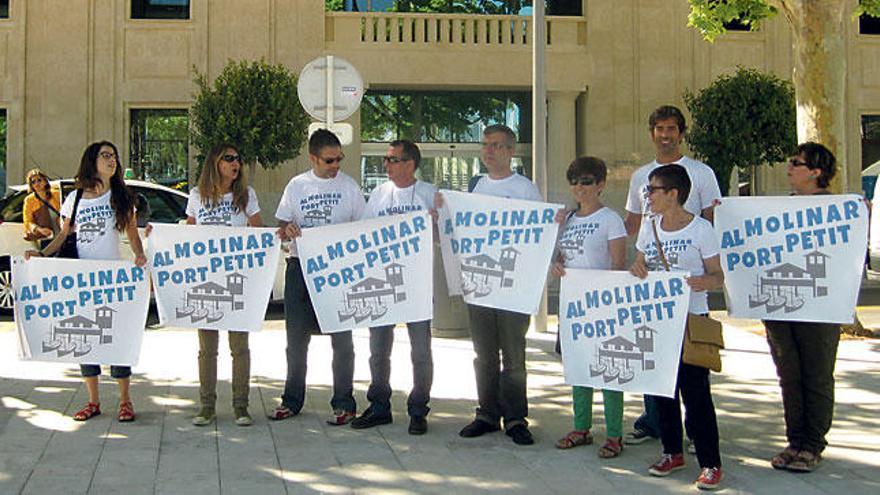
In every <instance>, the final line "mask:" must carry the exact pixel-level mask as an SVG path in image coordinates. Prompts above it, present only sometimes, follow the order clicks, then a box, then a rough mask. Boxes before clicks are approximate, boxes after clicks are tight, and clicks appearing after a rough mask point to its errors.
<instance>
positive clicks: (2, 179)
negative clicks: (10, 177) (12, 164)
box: [0, 2, 8, 195]
mask: <svg viewBox="0 0 880 495" xmlns="http://www.w3.org/2000/svg"><path fill="white" fill-rule="evenodd" d="M7 3H8V2H7ZM6 129H7V126H6V109H0V192H2V193H3V194H4V195H5V194H6Z"/></svg>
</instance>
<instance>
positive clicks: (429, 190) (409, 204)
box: [364, 180, 437, 218]
mask: <svg viewBox="0 0 880 495" xmlns="http://www.w3.org/2000/svg"><path fill="white" fill-rule="evenodd" d="M435 193H437V188H436V187H434V185H433V184H429V183H427V182H422V181H420V180H417V181H416V182H415V183H414V184H413V185H411V186H409V187H397V186H396V185H394V182H392V181H390V180H389V181H387V182H384V183H382V184H380V185H379V186H376V188H375V189H373V192H372V194H370V200H369V201H368V202H367V208H366V209H365V210H364V218H375V217H384V216H386V215H399V214H401V213H409V212H412V211H421V210H429V209H431V208H432V206H433V205H434V194H435Z"/></svg>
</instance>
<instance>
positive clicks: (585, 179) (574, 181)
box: [568, 177, 599, 186]
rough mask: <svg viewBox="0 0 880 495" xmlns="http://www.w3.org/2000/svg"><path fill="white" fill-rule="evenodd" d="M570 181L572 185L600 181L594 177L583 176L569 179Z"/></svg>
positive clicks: (586, 184)
mask: <svg viewBox="0 0 880 495" xmlns="http://www.w3.org/2000/svg"><path fill="white" fill-rule="evenodd" d="M568 183H569V184H571V185H572V186H592V185H593V184H598V183H599V181H598V180H596V179H594V178H592V177H581V178H578V179H569V180H568Z"/></svg>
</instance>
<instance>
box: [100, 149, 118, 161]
mask: <svg viewBox="0 0 880 495" xmlns="http://www.w3.org/2000/svg"><path fill="white" fill-rule="evenodd" d="M98 154H99V155H101V158H103V159H105V160H116V153H111V152H109V151H102V152H100V153H98Z"/></svg>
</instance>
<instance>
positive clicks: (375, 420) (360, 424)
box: [351, 411, 391, 430]
mask: <svg viewBox="0 0 880 495" xmlns="http://www.w3.org/2000/svg"><path fill="white" fill-rule="evenodd" d="M389 423H391V413H388V414H374V413H373V411H364V413H363V414H361V415H360V416H358V417H357V418H355V419H353V420H352V421H351V427H352V428H354V429H355V430H363V429H366V428H372V427H374V426H379V425H387V424H389Z"/></svg>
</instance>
